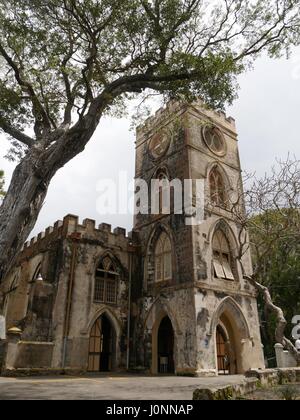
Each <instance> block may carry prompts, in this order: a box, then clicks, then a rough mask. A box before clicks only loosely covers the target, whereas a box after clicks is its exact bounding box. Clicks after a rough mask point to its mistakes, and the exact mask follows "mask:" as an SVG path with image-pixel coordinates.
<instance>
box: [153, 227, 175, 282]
mask: <svg viewBox="0 0 300 420" xmlns="http://www.w3.org/2000/svg"><path fill="white" fill-rule="evenodd" d="M171 279H172V245H171V241H170V239H169V237H168V235H167V234H166V233H162V234H161V235H160V237H159V239H158V241H157V244H156V247H155V281H156V282H161V281H166V280H171Z"/></svg>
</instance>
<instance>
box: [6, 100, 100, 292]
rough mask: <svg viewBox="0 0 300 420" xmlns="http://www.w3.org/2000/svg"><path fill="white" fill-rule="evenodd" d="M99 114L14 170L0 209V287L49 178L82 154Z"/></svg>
mask: <svg viewBox="0 0 300 420" xmlns="http://www.w3.org/2000/svg"><path fill="white" fill-rule="evenodd" d="M101 115H102V113H101V112H100V111H99V108H98V109H97V112H96V110H95V112H94V115H88V116H87V117H85V118H84V119H81V120H80V121H79V122H78V123H77V124H76V125H75V126H74V127H73V128H71V129H70V130H68V131H66V132H64V133H63V134H62V133H59V134H58V135H57V137H58V138H57V139H52V142H53V145H52V146H51V145H50V146H49V147H48V148H46V149H45V147H43V146H41V144H39V143H37V147H33V148H31V149H30V150H29V151H28V153H27V155H26V156H25V157H24V158H23V159H22V160H21V162H20V163H19V165H18V166H17V167H16V169H15V171H14V173H13V176H12V180H11V183H10V187H9V190H8V192H7V194H6V196H5V199H4V201H3V203H2V205H1V207H0V284H1V282H2V281H3V279H4V278H5V276H6V275H7V274H8V272H9V271H10V270H11V268H12V267H13V264H14V262H15V259H16V257H17V256H18V253H19V252H20V251H21V249H22V247H23V245H24V243H25V241H26V240H27V239H28V236H29V235H30V233H31V231H32V229H33V228H34V226H35V223H36V221H37V218H38V216H39V213H40V211H41V209H42V206H43V203H44V200H45V197H46V195H47V191H48V187H49V184H50V181H51V179H52V178H53V177H54V175H55V174H56V172H57V171H58V170H59V169H60V168H62V167H63V166H64V165H65V164H66V163H68V162H69V161H70V160H72V159H73V158H74V157H75V156H77V155H78V154H79V153H81V152H82V151H83V150H84V149H85V146H86V144H87V143H88V141H89V140H90V139H91V137H92V135H93V134H94V132H95V130H96V127H97V126H98V124H99V121H100V118H101Z"/></svg>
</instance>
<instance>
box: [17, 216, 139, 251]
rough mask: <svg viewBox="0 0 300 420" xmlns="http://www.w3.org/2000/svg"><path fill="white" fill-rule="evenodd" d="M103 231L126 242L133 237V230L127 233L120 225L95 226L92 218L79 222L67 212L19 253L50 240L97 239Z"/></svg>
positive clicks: (76, 217)
mask: <svg viewBox="0 0 300 420" xmlns="http://www.w3.org/2000/svg"><path fill="white" fill-rule="evenodd" d="M104 233H106V234H109V235H111V236H114V237H116V238H118V239H120V240H121V239H123V240H127V241H128V243H130V242H131V241H133V240H134V239H135V232H129V233H128V234H127V232H126V229H124V228H122V227H116V228H115V229H114V230H112V226H111V225H110V224H107V223H101V224H100V225H98V226H96V221H95V220H92V219H84V220H83V221H82V223H80V222H79V217H78V216H76V215H73V214H68V215H66V216H65V217H64V219H63V220H58V221H57V222H55V223H54V225H53V226H50V227H48V228H47V229H46V230H45V231H44V232H41V233H40V234H38V235H37V236H35V237H33V238H32V239H31V240H30V241H27V242H26V243H25V244H24V246H23V249H22V251H21V255H22V253H24V252H25V251H27V250H29V249H34V248H40V247H41V246H42V245H43V244H44V243H45V244H46V243H49V242H51V241H55V240H59V239H65V238H72V239H78V240H81V239H97V237H99V235H103V234H104Z"/></svg>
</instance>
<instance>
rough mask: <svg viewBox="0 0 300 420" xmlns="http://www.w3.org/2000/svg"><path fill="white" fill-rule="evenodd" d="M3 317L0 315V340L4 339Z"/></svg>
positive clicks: (4, 326)
mask: <svg viewBox="0 0 300 420" xmlns="http://www.w3.org/2000/svg"><path fill="white" fill-rule="evenodd" d="M5 324H6V323H5V318H4V316H2V315H0V340H5V339H6V325H5Z"/></svg>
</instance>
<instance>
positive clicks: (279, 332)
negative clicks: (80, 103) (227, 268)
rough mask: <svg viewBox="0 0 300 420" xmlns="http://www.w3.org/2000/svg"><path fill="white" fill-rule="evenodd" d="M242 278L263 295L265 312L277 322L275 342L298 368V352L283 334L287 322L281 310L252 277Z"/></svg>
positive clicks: (265, 289)
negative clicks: (270, 314) (286, 351)
mask: <svg viewBox="0 0 300 420" xmlns="http://www.w3.org/2000/svg"><path fill="white" fill-rule="evenodd" d="M244 278H245V279H246V280H248V281H249V282H250V283H251V284H252V286H254V287H255V289H256V290H257V291H258V292H259V293H261V294H262V295H263V298H264V301H265V305H266V308H267V310H269V311H271V312H272V313H274V314H275V315H276V320H277V326H276V331H275V339H276V342H277V343H279V344H282V345H283V346H284V347H285V348H286V349H287V350H289V352H290V353H292V354H293V356H294V357H295V359H296V361H297V364H298V366H300V354H299V352H298V351H297V349H296V347H295V346H294V345H293V343H292V342H291V341H290V340H289V339H288V338H286V337H285V335H284V332H285V329H286V326H287V321H286V319H285V317H284V313H283V310H282V309H281V308H279V307H278V306H276V305H275V304H274V302H273V300H272V297H271V293H270V291H269V289H268V288H267V287H265V286H263V285H262V284H260V283H258V282H257V281H256V280H255V279H254V278H252V277H249V276H244Z"/></svg>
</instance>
